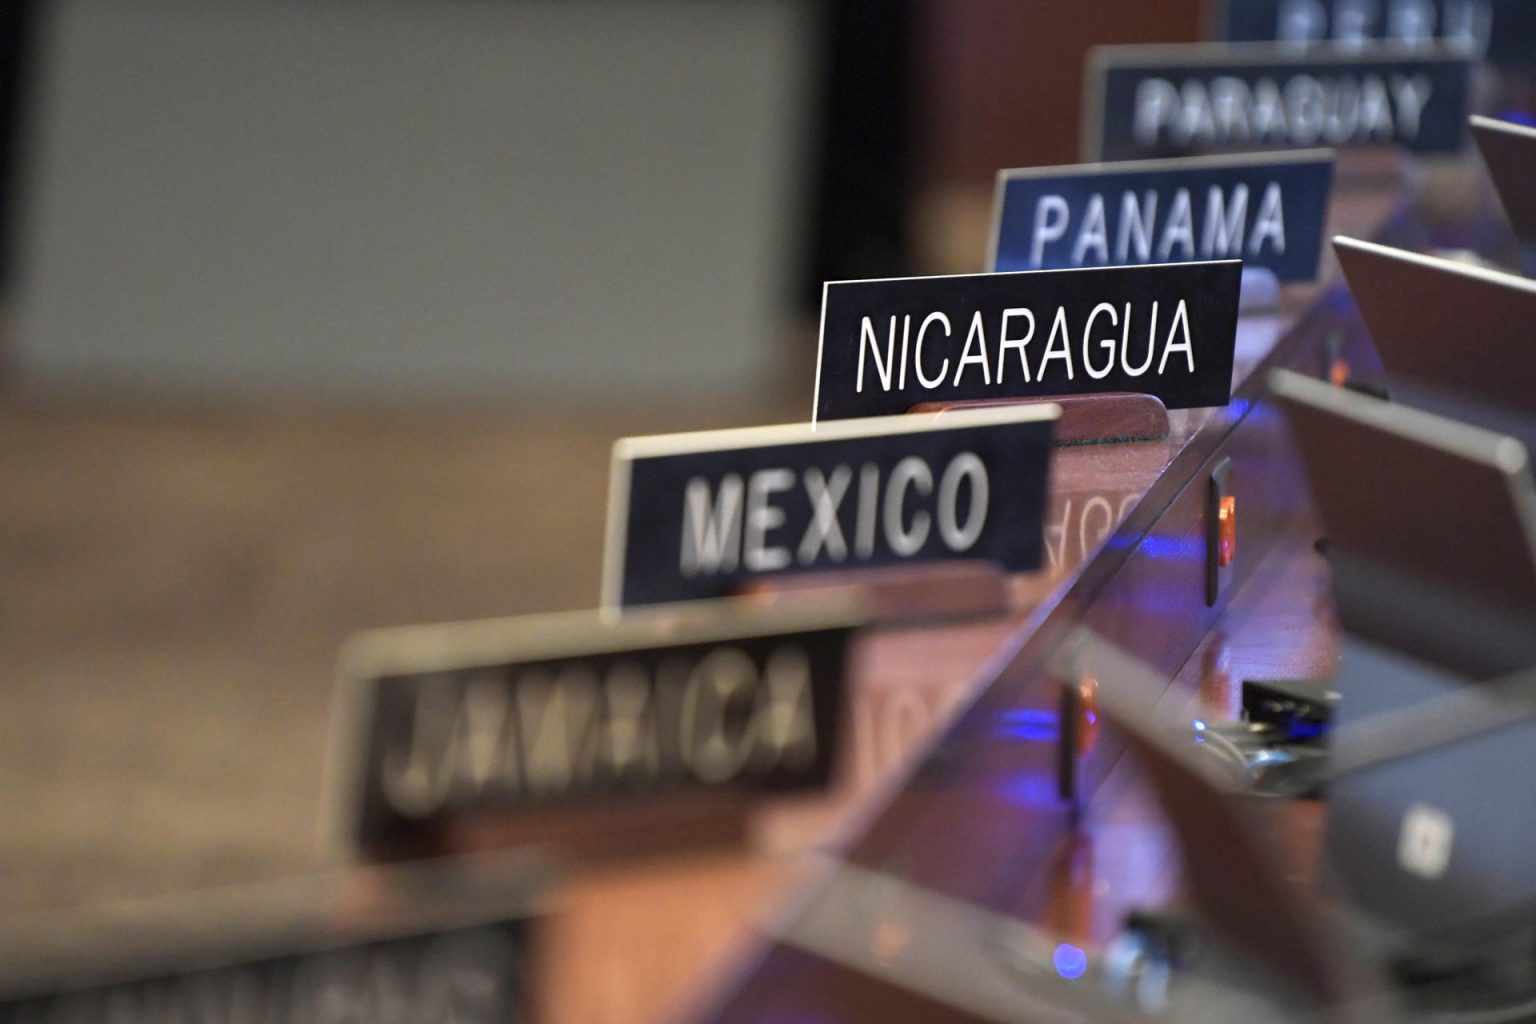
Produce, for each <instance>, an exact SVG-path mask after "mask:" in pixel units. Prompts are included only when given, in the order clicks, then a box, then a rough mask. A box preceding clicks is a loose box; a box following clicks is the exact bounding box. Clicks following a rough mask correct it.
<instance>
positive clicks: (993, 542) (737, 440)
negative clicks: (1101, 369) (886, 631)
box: [603, 403, 1060, 608]
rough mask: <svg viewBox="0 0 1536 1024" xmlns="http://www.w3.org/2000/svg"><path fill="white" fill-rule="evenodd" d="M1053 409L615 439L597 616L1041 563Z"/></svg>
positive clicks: (1022, 567)
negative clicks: (747, 592)
mask: <svg viewBox="0 0 1536 1024" xmlns="http://www.w3.org/2000/svg"><path fill="white" fill-rule="evenodd" d="M1059 415H1060V408H1059V407H1058V406H1055V405H1052V404H1049V403H1045V404H1042V405H1037V406H1031V407H1011V408H996V409H981V410H968V411H963V412H952V413H945V414H940V415H934V414H928V415H921V416H918V415H914V416H901V417H882V418H879V419H872V420H855V421H850V422H840V423H823V424H820V425H815V426H813V425H811V424H787V425H784V426H776V427H749V428H745V429H741V430H718V431H705V432H702V433H696V434H670V435H663V436H658V437H641V438H625V439H623V440H621V441H619V442H618V443H617V444H615V445H614V449H613V469H612V475H611V479H610V483H609V505H608V546H607V549H606V551H605V560H604V574H603V601H604V605H605V606H606V607H608V608H628V607H632V606H635V605H648V604H657V603H662V602H669V601H687V600H694V599H698V598H705V597H713V596H720V595H724V594H729V593H734V592H736V591H738V590H739V589H740V588H742V587H743V586H744V585H746V584H748V583H752V582H757V581H761V580H765V579H771V578H773V577H775V576H780V575H784V574H788V573H805V572H818V571H835V570H849V569H864V568H876V567H882V566H893V565H914V564H921V563H924V562H934V561H945V560H956V559H963V560H982V561H990V562H994V563H996V564H997V565H999V566H1001V567H1002V568H1003V569H1004V570H1007V571H1010V572H1023V571H1028V570H1031V569H1034V568H1037V567H1038V566H1039V565H1040V558H1041V529H1042V523H1043V516H1044V510H1045V490H1046V476H1047V470H1048V468H1049V462H1050V455H1051V428H1052V425H1053V423H1054V421H1055V420H1056V418H1057V417H1058V416H1059Z"/></svg>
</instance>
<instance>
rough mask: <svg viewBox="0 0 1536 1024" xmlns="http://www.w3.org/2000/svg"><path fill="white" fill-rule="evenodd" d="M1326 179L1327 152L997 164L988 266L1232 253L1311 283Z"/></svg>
mask: <svg viewBox="0 0 1536 1024" xmlns="http://www.w3.org/2000/svg"><path fill="white" fill-rule="evenodd" d="M1332 181H1333V154H1332V153H1331V152H1329V151H1327V150H1304V151H1301V152H1293V153H1276V154H1272V155H1259V156H1229V157H1214V158H1212V157H1192V158H1189V159H1185V160H1144V161H1131V162H1128V163H1118V164H1083V165H1078V166H1074V167H1040V168H1028V169H1022V170H1012V171H1003V172H1001V173H1000V174H999V175H998V180H997V200H996V203H995V204H994V209H993V217H994V221H993V228H992V257H991V264H992V269H993V270H995V271H1005V272H1006V271H1014V270H1054V269H1067V268H1075V267H1102V266H1127V265H1132V264H1148V263H1175V262H1188V261H1191V260H1222V259H1240V260H1242V261H1243V265H1244V266H1249V267H1262V268H1264V269H1266V270H1270V271H1272V272H1273V273H1274V275H1275V277H1277V278H1278V279H1279V280H1281V281H1310V280H1311V279H1312V278H1314V277H1315V276H1317V264H1318V257H1319V254H1320V252H1321V249H1322V243H1323V224H1324V221H1325V220H1326V218H1327V215H1328V191H1329V187H1330V185H1331V184H1332Z"/></svg>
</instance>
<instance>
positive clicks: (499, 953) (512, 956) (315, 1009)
mask: <svg viewBox="0 0 1536 1024" xmlns="http://www.w3.org/2000/svg"><path fill="white" fill-rule="evenodd" d="M524 931H525V925H523V924H522V923H521V922H514V923H511V924H505V925H500V926H489V925H486V926H481V927H478V928H473V929H464V930H461V931H455V932H446V933H442V934H434V935H420V936H412V937H409V938H400V939H393V940H390V941H386V942H375V943H369V944H366V945H361V946H348V947H344V948H340V949H325V950H320V951H316V952H313V953H309V954H306V955H301V956H286V957H278V958H275V959H271V960H257V961H253V962H249V963H241V964H238V965H236V966H226V967H210V968H207V969H203V970H191V971H187V972H185V973H176V974H166V975H161V976H158V977H153V978H145V979H136V980H131V981H123V982H119V983H117V984H111V985H97V986H92V987H88V988H85V989H81V990H68V991H60V992H52V993H38V994H35V995H30V996H25V997H22V998H19V999H15V1000H11V1001H8V1002H4V1001H0V1021H4V1022H5V1024H55V1022H69V1024H75V1022H79V1024H86V1022H107V1021H133V1022H135V1024H184V1022H187V1021H198V1022H199V1024H251V1022H253V1021H260V1022H261V1024H329V1022H332V1021H337V1020H358V1021H365V1020H366V1021H430V1020H453V1021H461V1022H463V1024H509V1022H513V1024H515V1022H517V1021H524V1020H530V1019H532V1014H531V1010H530V1008H529V1007H527V1006H526V1003H527V996H526V993H525V992H524V991H523V989H524V987H525V982H524V978H523V974H524V972H525V970H526V969H527V965H526V963H524V960H525V959H526V954H525V953H524V950H523V947H524V946H525V945H526V939H525V937H524Z"/></svg>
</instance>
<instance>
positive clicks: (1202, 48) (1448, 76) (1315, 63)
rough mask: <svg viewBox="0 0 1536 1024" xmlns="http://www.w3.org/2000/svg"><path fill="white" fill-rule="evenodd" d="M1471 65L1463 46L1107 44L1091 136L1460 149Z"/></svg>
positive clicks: (1114, 145) (1146, 147)
mask: <svg viewBox="0 0 1536 1024" xmlns="http://www.w3.org/2000/svg"><path fill="white" fill-rule="evenodd" d="M1471 69H1472V65H1471V63H1470V62H1469V60H1468V59H1467V56H1466V53H1465V51H1464V50H1462V49H1458V48H1437V49H1433V50H1430V51H1428V52H1425V53H1418V52H1408V53H1405V52H1404V51H1403V50H1402V49H1400V48H1391V47H1386V46H1382V47H1378V48H1373V49H1369V50H1353V49H1352V50H1339V49H1336V48H1329V49H1324V50H1317V51H1310V52H1307V53H1294V52H1292V51H1289V50H1286V49H1284V48H1282V47H1278V46H1273V45H1264V44H1227V45H1213V44H1203V43H1195V44H1188V45H1175V46H1101V47H1096V48H1095V49H1094V50H1093V53H1092V55H1091V59H1090V61H1089V69H1088V75H1089V78H1088V83H1087V88H1088V91H1089V93H1090V95H1091V96H1092V99H1090V100H1089V101H1088V102H1087V103H1086V105H1085V107H1084V109H1085V111H1086V113H1087V116H1088V117H1090V118H1092V119H1093V120H1092V121H1091V123H1090V124H1088V125H1087V126H1086V128H1085V130H1084V132H1083V138H1084V140H1085V141H1086V142H1087V143H1088V144H1089V145H1092V146H1095V147H1096V150H1097V151H1096V154H1095V156H1096V158H1097V159H1100V160H1130V159H1136V158H1138V157H1173V156H1190V155H1194V154H1198V153H1209V152H1219V151H1224V150H1243V149H1250V150H1251V149H1260V148H1274V147H1281V148H1292V147H1297V146H1334V147H1341V146H1358V145H1396V146H1401V147H1403V148H1405V149H1409V150H1412V151H1414V152H1419V153H1452V152H1456V151H1458V150H1460V149H1461V148H1462V144H1463V142H1464V140H1465V136H1466V119H1467V104H1468V102H1469V97H1470V92H1471Z"/></svg>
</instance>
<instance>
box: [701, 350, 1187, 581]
mask: <svg viewBox="0 0 1536 1024" xmlns="http://www.w3.org/2000/svg"><path fill="white" fill-rule="evenodd" d="M1185 330H1186V334H1187V330H1188V324H1187V322H1186V324H1185ZM1125 337H1126V338H1129V331H1128V330H1127V332H1126V334H1125ZM1108 345H1109V347H1110V349H1111V350H1113V348H1114V342H1113V340H1110V341H1109V342H1108ZM1174 347H1175V348H1176V349H1178V350H1184V349H1185V348H1187V346H1185V345H1179V344H1177V343H1175V345H1174ZM1148 352H1149V354H1148V356H1147V360H1148V362H1150V361H1151V359H1152V356H1151V354H1150V353H1151V349H1150V347H1149V349H1148ZM1110 358H1111V359H1113V352H1112V351H1111V356H1110ZM1165 358H1166V353H1165ZM1143 369H1145V367H1143ZM936 481H937V487H935V482H936ZM794 484H795V474H794V472H793V471H791V470H789V469H786V468H783V467H775V468H771V469H760V470H757V471H756V472H754V473H752V474H751V475H750V476H749V477H748V478H747V480H746V483H745V485H743V483H742V479H741V477H740V476H739V475H738V474H735V473H730V474H727V475H726V476H724V477H723V478H722V479H721V482H720V486H719V489H718V490H716V491H715V492H714V493H713V494H712V493H711V490H710V485H709V482H708V481H707V480H705V479H704V478H702V477H695V478H693V479H692V480H689V481H688V486H687V488H686V489H685V490H684V493H683V531H682V537H683V543H682V549H681V551H680V553H679V556H678V569H679V571H680V572H682V574H683V575H684V576H687V577H689V578H693V577H698V576H709V575H715V574H718V573H725V572H731V571H733V570H734V569H735V567H736V565H737V564H738V561H737V559H736V557H735V555H736V548H734V547H732V546H731V544H732V543H734V540H735V539H736V538H741V545H740V548H741V557H740V559H739V564H740V565H741V567H742V568H744V569H746V570H747V571H749V572H774V571H777V570H780V569H785V568H788V567H789V566H790V565H791V564H792V563H793V564H794V565H798V566H801V567H809V566H814V565H817V564H825V563H827V562H831V563H834V564H835V563H841V562H844V561H846V560H847V559H848V558H849V557H850V556H851V557H852V558H853V559H854V560H856V561H862V560H867V559H869V558H871V557H872V556H873V555H874V554H875V551H876V548H877V547H878V546H879V543H880V542H881V541H883V542H884V546H885V548H887V549H888V550H890V551H891V552H892V553H894V554H895V555H896V556H897V557H898V558H911V557H912V556H914V555H916V554H918V553H919V552H920V551H922V550H923V548H924V546H925V545H926V544H927V543H928V541H929V537H930V534H931V532H932V529H933V523H934V520H935V519H936V520H937V521H938V524H939V536H940V538H941V540H942V541H943V543H944V546H945V547H946V548H948V549H949V550H950V551H953V552H960V551H966V550H969V549H970V548H971V547H972V546H973V545H975V543H976V541H977V539H978V538H979V537H980V536H981V532H982V529H983V528H984V527H985V526H986V522H987V510H988V501H989V498H990V490H989V481H988V479H987V468H986V464H985V463H983V462H982V460H981V458H980V457H979V456H977V455H976V454H975V453H974V452H961V453H960V454H958V455H956V456H954V457H953V458H952V459H950V460H949V462H948V463H946V464H945V466H944V467H943V470H942V472H940V473H938V474H935V472H934V468H933V467H931V466H929V464H928V463H927V462H925V461H924V460H923V459H922V458H920V457H918V456H915V455H909V456H907V457H906V458H904V459H902V460H901V461H900V462H898V463H896V465H895V466H893V467H892V468H891V470H890V472H889V474H887V475H886V478H885V479H884V480H883V481H882V479H881V470H880V467H879V466H878V465H876V464H875V463H864V464H863V465H861V466H860V467H859V470H858V475H857V484H855V475H854V468H853V467H852V466H849V465H843V464H839V465H835V466H833V467H832V468H831V469H830V470H823V469H822V468H820V467H816V466H811V467H808V468H806V469H804V470H802V471H801V473H800V484H801V486H802V488H803V489H804V491H805V497H806V502H807V504H808V505H809V507H810V517H809V519H808V520H807V521H806V523H805V526H804V527H803V530H802V532H801V533H800V535H799V541H798V543H796V544H795V545H794V547H793V550H791V548H790V547H787V546H781V545H777V544H772V545H770V544H768V543H767V539H768V536H769V533H770V532H771V531H775V530H780V529H784V528H786V527H790V526H798V523H796V524H790V523H789V522H788V515H787V513H786V511H785V507H784V505H783V504H780V503H774V502H773V501H771V500H770V499H771V496H772V495H776V494H782V493H783V492H785V491H788V490H790V489H792V488H793V487H794ZM855 487H856V488H857V490H856V493H855V494H854V495H853V498H852V501H851V502H850V501H849V492H850V490H854V489H855ZM727 491H729V495H728V494H727ZM743 492H745V494H746V500H745V501H742V500H741V495H742V493H743ZM962 495H964V496H966V501H967V504H966V505H965V506H964V507H963V508H962V505H961V497H962ZM846 504H852V505H853V506H854V510H853V514H852V517H851V519H852V521H851V522H848V523H845V522H844V519H843V508H844V506H845V505H846ZM727 516H735V517H736V518H735V519H734V520H728V519H727V518H726V517H727ZM850 534H851V535H852V537H853V544H852V545H851V547H850V545H849V543H848V536H849V535H850ZM700 552H706V553H707V557H705V556H701V554H700Z"/></svg>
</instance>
